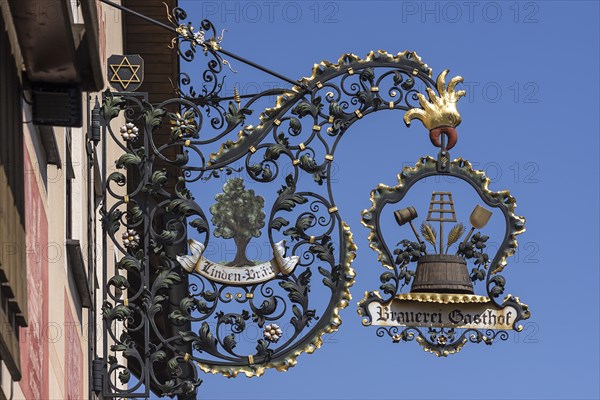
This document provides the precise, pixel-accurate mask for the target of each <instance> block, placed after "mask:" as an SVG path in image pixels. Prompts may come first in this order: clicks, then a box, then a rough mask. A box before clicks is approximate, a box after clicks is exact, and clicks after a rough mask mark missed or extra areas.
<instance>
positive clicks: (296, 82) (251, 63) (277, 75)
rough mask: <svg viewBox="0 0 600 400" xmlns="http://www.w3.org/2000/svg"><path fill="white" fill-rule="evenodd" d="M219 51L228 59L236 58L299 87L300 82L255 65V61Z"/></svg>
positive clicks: (223, 50) (221, 49)
mask: <svg viewBox="0 0 600 400" xmlns="http://www.w3.org/2000/svg"><path fill="white" fill-rule="evenodd" d="M218 51H219V53H223V54H225V55H226V56H228V57H231V58H234V59H236V60H238V61H240V62H243V63H244V64H247V65H249V66H251V67H253V68H256V69H258V70H261V71H262V72H265V73H267V74H269V75H272V76H274V77H276V78H279V79H281V80H282V81H285V82H287V83H290V84H292V85H298V81H295V80H293V79H291V78H288V77H286V76H284V75H281V74H280V73H277V72H275V71H272V70H270V69H269V68H266V67H263V66H262V65H259V64H257V63H255V62H253V61H250V60H247V59H245V58H244V57H241V56H238V55H237V54H234V53H230V52H229V51H227V50H225V49H223V48H219V50H218Z"/></svg>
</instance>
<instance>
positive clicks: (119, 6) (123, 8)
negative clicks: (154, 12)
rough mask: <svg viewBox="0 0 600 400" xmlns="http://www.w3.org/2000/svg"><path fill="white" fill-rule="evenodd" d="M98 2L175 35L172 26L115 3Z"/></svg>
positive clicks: (107, 1) (105, 0) (104, 0)
mask: <svg viewBox="0 0 600 400" xmlns="http://www.w3.org/2000/svg"><path fill="white" fill-rule="evenodd" d="M100 1H101V2H102V3H105V4H108V5H109V6H112V7H115V8H118V9H119V10H121V11H123V12H126V13H128V14H131V15H133V16H135V17H138V18H141V19H143V20H144V21H147V22H150V23H151V24H154V25H158V26H160V27H161V28H164V29H168V30H170V31H171V32H175V33H177V31H176V30H175V28H173V27H172V26H169V25H167V24H163V23H162V22H160V21H157V20H155V19H154V18H150V17H147V16H145V15H144V14H140V13H139V12H137V11H133V10H132V9H131V8H127V7H123V6H122V5H120V4H117V3H113V2H112V1H110V0H100Z"/></svg>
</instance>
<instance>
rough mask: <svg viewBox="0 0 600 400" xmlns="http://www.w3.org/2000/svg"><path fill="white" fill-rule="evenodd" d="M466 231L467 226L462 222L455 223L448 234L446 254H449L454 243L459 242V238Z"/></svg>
mask: <svg viewBox="0 0 600 400" xmlns="http://www.w3.org/2000/svg"><path fill="white" fill-rule="evenodd" d="M463 233H465V227H464V225H463V224H462V222H459V223H458V224H456V225H454V226H453V227H452V229H451V230H450V233H449V234H448V244H447V245H446V254H448V249H449V248H450V246H452V245H453V244H454V243H456V242H458V239H460V237H461V236H462V235H463Z"/></svg>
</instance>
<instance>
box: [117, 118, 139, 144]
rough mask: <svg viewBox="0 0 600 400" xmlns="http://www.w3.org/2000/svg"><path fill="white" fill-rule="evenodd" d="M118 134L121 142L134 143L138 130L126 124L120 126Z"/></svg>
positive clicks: (131, 124)
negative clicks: (121, 139)
mask: <svg viewBox="0 0 600 400" xmlns="http://www.w3.org/2000/svg"><path fill="white" fill-rule="evenodd" d="M120 133H121V137H122V138H123V140H126V141H134V140H136V139H137V138H138V136H139V133H140V130H139V129H138V127H137V126H135V125H134V124H133V123H131V122H128V123H126V124H125V125H123V126H121V129H120Z"/></svg>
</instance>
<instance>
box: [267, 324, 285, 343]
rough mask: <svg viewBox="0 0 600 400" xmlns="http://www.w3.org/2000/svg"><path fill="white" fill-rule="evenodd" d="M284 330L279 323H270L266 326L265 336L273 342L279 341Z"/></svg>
mask: <svg viewBox="0 0 600 400" xmlns="http://www.w3.org/2000/svg"><path fill="white" fill-rule="evenodd" d="M281 335H283V332H282V331H281V329H280V328H279V326H278V325H277V324H269V325H267V326H266V327H265V330H264V332H263V336H264V337H265V339H267V340H268V341H269V342H271V343H277V342H278V341H279V339H281Z"/></svg>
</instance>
